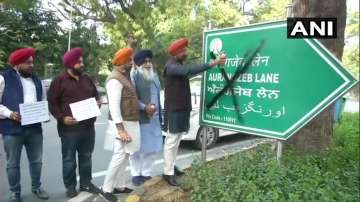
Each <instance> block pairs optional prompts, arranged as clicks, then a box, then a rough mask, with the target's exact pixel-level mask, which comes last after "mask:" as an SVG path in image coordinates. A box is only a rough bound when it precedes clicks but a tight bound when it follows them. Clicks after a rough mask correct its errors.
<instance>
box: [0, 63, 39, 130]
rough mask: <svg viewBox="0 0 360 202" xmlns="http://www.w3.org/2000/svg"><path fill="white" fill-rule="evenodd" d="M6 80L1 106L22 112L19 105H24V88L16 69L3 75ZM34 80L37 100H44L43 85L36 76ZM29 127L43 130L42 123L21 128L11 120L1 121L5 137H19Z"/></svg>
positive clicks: (33, 77) (1, 128)
mask: <svg viewBox="0 0 360 202" xmlns="http://www.w3.org/2000/svg"><path fill="white" fill-rule="evenodd" d="M2 76H3V77H4V80H5V89H4V93H3V96H2V99H1V104H2V105H4V106H6V107H7V108H8V109H9V110H11V111H15V112H20V110H19V104H22V103H24V94H23V86H22V84H21V80H20V76H19V75H18V73H17V72H16V70H15V69H13V68H10V69H8V70H6V71H5V72H4V73H2ZM32 79H33V81H34V84H35V88H36V98H37V100H38V101H41V100H42V96H43V95H42V92H43V91H42V85H41V81H40V79H39V78H37V77H36V76H35V75H33V76H32ZM29 127H38V128H41V123H35V124H31V125H27V126H21V124H20V123H18V122H16V121H14V120H11V119H0V133H1V134H3V135H19V134H21V132H22V130H23V129H26V128H29Z"/></svg>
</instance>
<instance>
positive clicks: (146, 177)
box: [141, 176, 151, 182]
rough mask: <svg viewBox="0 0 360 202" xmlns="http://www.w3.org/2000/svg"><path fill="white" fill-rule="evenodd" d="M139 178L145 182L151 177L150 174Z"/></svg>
mask: <svg viewBox="0 0 360 202" xmlns="http://www.w3.org/2000/svg"><path fill="white" fill-rule="evenodd" d="M141 178H142V180H143V181H144V182H146V181H148V180H150V179H151V176H141Z"/></svg>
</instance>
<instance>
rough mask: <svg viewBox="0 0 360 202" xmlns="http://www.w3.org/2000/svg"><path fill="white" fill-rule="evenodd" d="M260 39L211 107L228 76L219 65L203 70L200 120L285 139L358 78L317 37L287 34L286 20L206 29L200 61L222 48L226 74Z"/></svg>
mask: <svg viewBox="0 0 360 202" xmlns="http://www.w3.org/2000/svg"><path fill="white" fill-rule="evenodd" d="M261 41H264V45H263V47H262V48H261V50H260V51H259V52H257V54H256V56H255V57H253V58H252V60H251V64H250V66H249V68H248V70H247V71H246V72H244V73H242V74H241V75H240V76H239V77H238V78H236V80H235V82H234V84H233V85H232V88H233V92H235V95H233V94H232V93H231V91H230V90H228V91H226V93H224V94H223V95H222V96H220V97H219V99H217V100H216V102H215V104H214V105H213V106H212V107H210V108H208V107H207V104H208V103H209V102H210V101H211V100H212V99H213V98H214V97H215V96H216V95H217V94H218V93H219V92H221V90H222V89H223V88H224V87H225V86H226V85H227V81H226V80H225V79H224V77H223V76H222V75H221V72H220V70H219V69H218V68H213V69H210V70H208V71H206V72H205V73H204V74H203V77H202V91H201V92H202V94H201V97H202V99H201V107H200V109H201V110H200V124H201V125H203V126H210V127H216V128H223V129H227V130H233V131H237V132H243V133H248V134H254V135H258V136H263V137H270V138H276V139H279V140H286V139H288V138H289V137H291V136H292V135H293V134H294V133H295V132H297V131H298V130H299V129H300V128H302V127H303V126H304V125H305V124H306V123H308V122H309V121H310V120H312V119H313V118H314V117H315V116H316V115H317V114H319V113H320V112H321V111H322V110H324V109H325V108H327V107H328V106H329V105H330V104H332V103H333V102H334V101H335V100H337V99H338V98H340V97H341V96H343V95H344V94H345V93H346V92H347V91H348V90H349V89H350V88H351V87H353V86H354V85H355V84H356V83H357V81H356V79H355V78H354V77H353V76H352V75H351V74H350V73H349V72H348V71H347V70H345V69H344V68H343V67H342V64H341V62H339V61H338V60H337V59H336V58H335V57H334V56H333V55H332V54H331V53H330V52H329V51H328V50H327V49H326V48H325V47H324V46H323V45H321V44H320V43H319V42H318V41H317V40H314V39H287V30H286V21H279V22H270V23H263V24H254V25H248V26H244V27H238V28H227V29H221V30H208V31H206V32H204V43H203V44H204V46H203V56H204V57H203V58H204V62H209V61H210V60H211V59H210V52H213V53H220V52H225V53H226V54H227V56H228V59H227V62H226V64H225V66H224V67H223V68H224V69H225V71H226V73H227V74H228V77H229V78H230V79H231V78H233V76H234V74H235V72H236V71H237V69H238V68H242V67H243V66H244V65H245V63H246V64H247V62H248V61H247V60H248V58H249V56H248V53H249V52H250V53H251V52H253V51H254V50H255V49H256V48H257V47H258V46H259V44H260V43H261ZM232 96H235V98H236V99H237V103H239V105H238V106H234V104H233V97H232ZM239 113H240V117H239V116H238V115H239Z"/></svg>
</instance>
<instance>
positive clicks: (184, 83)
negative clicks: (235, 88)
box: [163, 38, 226, 186]
mask: <svg viewBox="0 0 360 202" xmlns="http://www.w3.org/2000/svg"><path fill="white" fill-rule="evenodd" d="M188 45H189V41H188V39H186V38H181V39H178V40H176V41H174V42H173V43H172V44H171V45H170V47H169V53H170V55H171V58H170V59H169V60H168V61H167V63H166V64H165V70H164V77H165V120H164V122H165V128H166V129H168V133H167V135H166V138H165V145H164V175H163V178H164V180H165V181H166V182H168V184H170V185H172V186H179V183H178V182H177V181H176V175H181V174H184V173H183V172H182V171H180V170H179V169H178V168H177V167H176V166H175V159H176V155H177V151H178V147H179V144H180V140H181V137H182V135H185V134H186V133H187V131H188V130H189V127H190V123H189V120H190V111H191V95H190V85H189V77H191V76H194V75H196V74H199V73H201V72H203V71H206V70H208V69H210V68H212V67H215V66H217V65H219V64H225V61H226V56H225V55H223V56H222V57H220V58H219V59H216V60H214V61H212V62H211V63H209V64H193V65H190V64H185V61H186V58H187V46H188Z"/></svg>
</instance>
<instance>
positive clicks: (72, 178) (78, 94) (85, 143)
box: [48, 47, 100, 198]
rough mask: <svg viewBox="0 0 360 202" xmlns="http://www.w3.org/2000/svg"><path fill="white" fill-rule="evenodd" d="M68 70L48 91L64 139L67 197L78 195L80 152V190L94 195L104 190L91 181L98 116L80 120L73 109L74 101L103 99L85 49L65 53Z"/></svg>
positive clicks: (63, 157) (64, 175)
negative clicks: (89, 69)
mask: <svg viewBox="0 0 360 202" xmlns="http://www.w3.org/2000/svg"><path fill="white" fill-rule="evenodd" d="M63 63H64V66H65V68H66V69H65V71H64V72H62V73H60V74H59V75H58V76H57V77H56V78H55V79H54V80H53V81H52V82H51V84H50V88H49V92H48V100H49V109H50V112H51V114H52V115H53V116H54V117H55V118H56V119H57V129H58V133H59V136H60V139H61V152H62V167H63V169H62V170H63V181H64V185H65V188H66V196H67V197H69V198H73V197H75V196H76V195H77V194H78V192H77V190H76V183H77V181H76V167H77V162H76V153H77V156H78V167H79V175H80V189H79V190H80V191H86V192H89V193H93V194H98V193H100V189H99V188H98V187H96V186H95V185H93V184H92V183H91V179H92V177H91V172H92V170H91V167H92V160H91V159H92V158H91V155H92V152H93V150H94V145H95V127H94V122H95V120H96V118H91V119H87V120H83V121H77V120H76V119H75V118H74V117H73V115H72V113H71V110H70V104H71V103H74V102H78V101H82V100H85V99H89V98H95V99H96V100H97V101H98V102H99V96H98V93H97V90H96V87H95V85H94V83H93V82H92V80H91V78H90V77H89V76H88V75H87V74H85V73H84V69H85V66H84V59H83V49H82V48H79V47H77V48H73V49H70V50H69V51H68V52H66V53H65V54H64V57H63Z"/></svg>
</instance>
